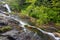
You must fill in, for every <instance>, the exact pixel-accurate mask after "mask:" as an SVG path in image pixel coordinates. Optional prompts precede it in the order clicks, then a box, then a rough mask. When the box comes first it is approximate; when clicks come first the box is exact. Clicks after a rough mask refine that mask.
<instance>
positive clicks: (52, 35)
mask: <svg viewBox="0 0 60 40" xmlns="http://www.w3.org/2000/svg"><path fill="white" fill-rule="evenodd" d="M5 6H6V8H7V9H8V12H9V13H10V12H11V11H10V8H9V6H8V4H6V5H5ZM2 16H4V17H8V16H5V15H3V14H2ZM8 18H12V19H14V20H16V21H18V22H20V24H21V26H22V27H23V28H24V31H25V32H26V28H25V27H24V25H29V24H28V23H25V22H23V21H21V20H20V19H18V18H15V17H14V16H13V17H12V16H11V15H10V16H9V17H8ZM29 26H30V25H29ZM32 27H34V26H32ZM37 29H38V30H40V31H41V32H43V33H44V34H48V35H49V36H50V37H52V38H53V39H54V40H60V38H59V37H55V35H54V34H53V33H50V32H45V31H43V30H41V29H39V28H37Z"/></svg>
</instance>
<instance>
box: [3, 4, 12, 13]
mask: <svg viewBox="0 0 60 40" xmlns="http://www.w3.org/2000/svg"><path fill="white" fill-rule="evenodd" d="M4 7H6V8H7V11H8V12H9V13H11V10H10V7H9V6H8V4H5V5H4Z"/></svg>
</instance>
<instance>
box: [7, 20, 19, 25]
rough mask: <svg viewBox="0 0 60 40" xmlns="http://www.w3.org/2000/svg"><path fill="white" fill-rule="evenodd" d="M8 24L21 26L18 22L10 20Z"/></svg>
mask: <svg viewBox="0 0 60 40" xmlns="http://www.w3.org/2000/svg"><path fill="white" fill-rule="evenodd" d="M8 22H9V25H13V26H14V25H19V24H20V23H19V22H18V21H16V20H14V19H9V20H8Z"/></svg>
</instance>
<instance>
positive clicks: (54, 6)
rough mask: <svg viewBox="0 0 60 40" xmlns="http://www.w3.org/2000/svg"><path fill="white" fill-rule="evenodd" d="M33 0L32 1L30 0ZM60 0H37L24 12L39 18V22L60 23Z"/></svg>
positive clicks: (23, 11)
mask: <svg viewBox="0 0 60 40" xmlns="http://www.w3.org/2000/svg"><path fill="white" fill-rule="evenodd" d="M30 2H31V1H30ZM59 2H60V1H59V0H35V1H32V2H31V5H29V6H28V7H27V8H26V9H25V10H22V13H24V14H25V15H29V16H31V17H34V18H36V19H37V23H39V24H44V23H45V24H46V23H49V22H54V23H56V22H59V23H60V12H59V11H60V6H59V4H60V3H59Z"/></svg>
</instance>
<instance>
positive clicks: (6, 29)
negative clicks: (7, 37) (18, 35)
mask: <svg viewBox="0 0 60 40" xmlns="http://www.w3.org/2000/svg"><path fill="white" fill-rule="evenodd" d="M11 29H12V27H10V26H4V27H2V28H0V33H1V32H6V31H9V30H11Z"/></svg>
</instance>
